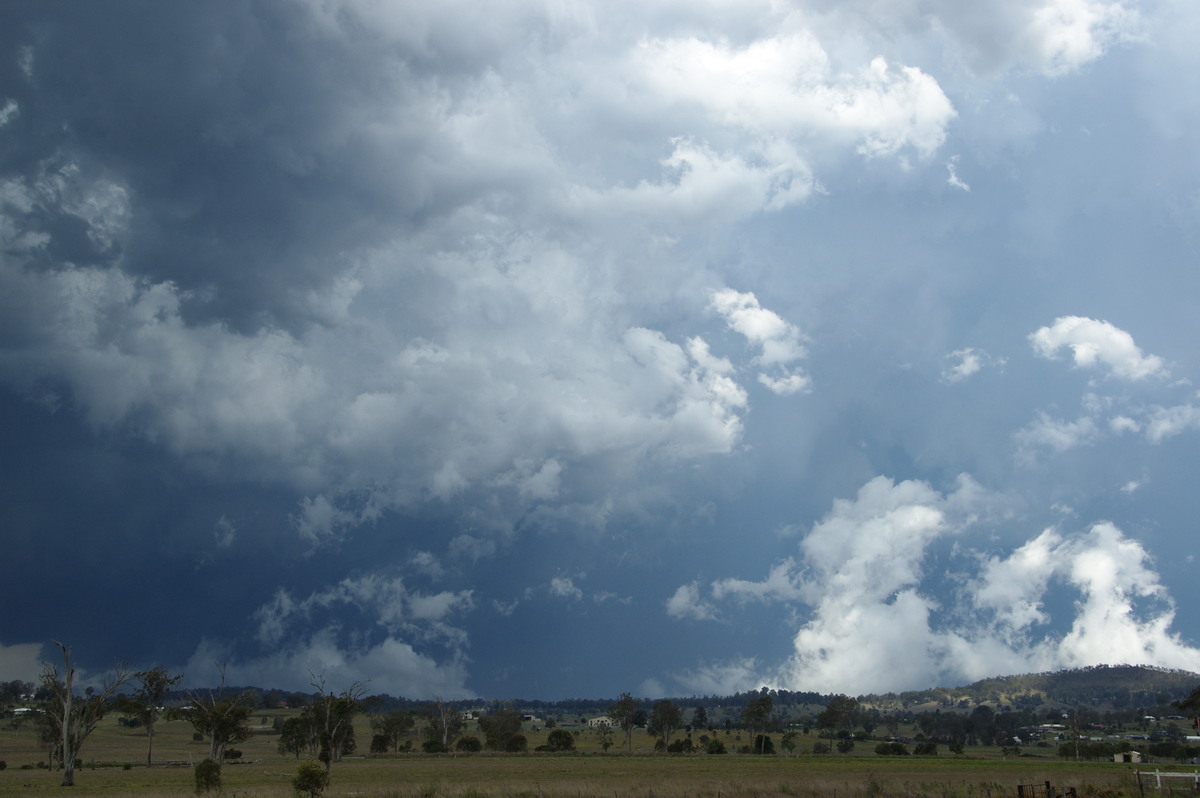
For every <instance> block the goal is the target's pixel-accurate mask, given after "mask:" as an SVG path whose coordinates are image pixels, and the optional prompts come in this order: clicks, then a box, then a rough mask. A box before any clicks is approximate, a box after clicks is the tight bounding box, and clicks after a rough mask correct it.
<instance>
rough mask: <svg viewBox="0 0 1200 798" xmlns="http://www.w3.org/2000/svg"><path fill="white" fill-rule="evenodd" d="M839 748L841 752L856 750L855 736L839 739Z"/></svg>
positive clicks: (846, 752)
mask: <svg viewBox="0 0 1200 798" xmlns="http://www.w3.org/2000/svg"><path fill="white" fill-rule="evenodd" d="M837 750H838V753H839V754H848V753H850V752H851V751H853V750H854V740H853V738H850V737H846V738H844V739H842V740H838V741H837Z"/></svg>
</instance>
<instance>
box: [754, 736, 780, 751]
mask: <svg viewBox="0 0 1200 798" xmlns="http://www.w3.org/2000/svg"><path fill="white" fill-rule="evenodd" d="M752 753H755V754H773V753H775V743H774V742H773V741H772V740H771V738H770V737H767V736H766V735H763V734H756V735H754V747H753V751H752Z"/></svg>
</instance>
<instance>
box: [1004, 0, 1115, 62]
mask: <svg viewBox="0 0 1200 798" xmlns="http://www.w3.org/2000/svg"><path fill="white" fill-rule="evenodd" d="M1137 31H1138V16H1137V12H1136V11H1134V10H1133V9H1131V8H1130V7H1129V6H1128V5H1127V4H1125V3H1122V2H1104V0H1047V2H1045V3H1044V4H1043V5H1041V7H1039V8H1035V9H1034V11H1033V15H1032V18H1031V19H1030V20H1029V23H1028V26H1027V28H1026V34H1027V36H1028V41H1029V47H1030V50H1031V53H1032V56H1033V58H1032V60H1033V61H1034V63H1035V64H1037V65H1038V66H1039V67H1040V68H1041V69H1042V70H1043V71H1044V72H1046V73H1048V74H1052V75H1056V74H1063V73H1066V72H1071V71H1074V70H1076V69H1078V68H1079V67H1081V66H1083V65H1084V64H1086V63H1088V62H1089V61H1094V60H1095V59H1096V58H1099V57H1100V56H1101V55H1102V54H1103V53H1104V51H1105V50H1106V49H1107V48H1108V47H1109V46H1111V45H1112V44H1114V43H1119V42H1121V41H1128V40H1130V39H1131V38H1133V37H1135V36H1136V34H1137Z"/></svg>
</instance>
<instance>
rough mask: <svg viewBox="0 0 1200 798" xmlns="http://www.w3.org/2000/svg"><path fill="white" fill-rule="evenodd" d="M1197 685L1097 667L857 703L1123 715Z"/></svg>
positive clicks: (1186, 677)
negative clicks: (1072, 709)
mask: <svg viewBox="0 0 1200 798" xmlns="http://www.w3.org/2000/svg"><path fill="white" fill-rule="evenodd" d="M1198 685H1200V674H1197V673H1193V672H1191V671H1183V670H1169V669H1166V668H1153V667H1149V666H1145V665H1096V666H1093V667H1089V668H1074V669H1070V670H1062V671H1052V672H1047V673H1028V674H1022V675H1018V676H995V677H992V678H989V679H982V680H980V681H978V682H975V683H974V684H969V685H966V686H963V687H938V688H933V689H930V690H914V691H907V692H903V693H887V694H885V695H867V696H859V700H860V701H861V702H862V703H864V704H866V705H869V706H874V707H877V708H879V709H880V710H896V709H907V710H915V711H920V710H923V709H933V708H943V709H945V708H957V709H970V708H973V707H976V706H979V705H980V704H987V705H988V706H991V707H992V708H994V709H997V710H1015V709H1034V708H1038V707H1058V706H1061V707H1076V706H1079V707H1090V708H1093V709H1097V710H1119V709H1128V708H1131V707H1156V706H1164V705H1168V704H1170V703H1171V702H1172V701H1178V700H1180V699H1182V698H1184V697H1186V696H1187V695H1188V693H1190V692H1191V691H1192V690H1193V689H1195V688H1196V687H1197V686H1198Z"/></svg>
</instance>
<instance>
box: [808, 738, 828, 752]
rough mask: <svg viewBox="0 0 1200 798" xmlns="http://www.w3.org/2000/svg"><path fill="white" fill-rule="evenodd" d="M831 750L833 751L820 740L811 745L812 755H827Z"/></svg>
mask: <svg viewBox="0 0 1200 798" xmlns="http://www.w3.org/2000/svg"><path fill="white" fill-rule="evenodd" d="M832 750H833V749H832V748H830V747H829V743H823V742H821V741H820V740H818V741H817V742H815V743H813V749H812V751H813V753H814V754H828V753H829V752H830V751H832Z"/></svg>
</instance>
